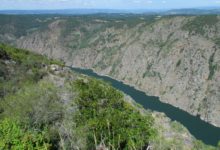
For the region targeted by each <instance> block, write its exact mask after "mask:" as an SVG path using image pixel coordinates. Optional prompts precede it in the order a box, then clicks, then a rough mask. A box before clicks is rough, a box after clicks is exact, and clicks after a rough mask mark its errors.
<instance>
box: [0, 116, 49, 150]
mask: <svg viewBox="0 0 220 150" xmlns="http://www.w3.org/2000/svg"><path fill="white" fill-rule="evenodd" d="M46 133H47V129H43V130H42V131H36V130H32V129H26V128H25V127H24V126H22V125H21V124H20V123H18V122H17V121H14V120H10V119H4V120H1V121H0V149H12V150H18V149H33V150H34V149H36V150H47V149H50V147H51V145H50V141H49V140H50V139H49V138H48V137H47V136H46Z"/></svg>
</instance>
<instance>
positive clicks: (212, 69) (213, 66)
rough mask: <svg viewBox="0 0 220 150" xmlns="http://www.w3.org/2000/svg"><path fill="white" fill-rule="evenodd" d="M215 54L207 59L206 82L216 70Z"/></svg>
mask: <svg viewBox="0 0 220 150" xmlns="http://www.w3.org/2000/svg"><path fill="white" fill-rule="evenodd" d="M214 56H215V52H214V53H213V54H212V55H211V56H210V58H209V77H208V80H212V78H213V76H214V74H215V70H216V69H217V64H214Z"/></svg>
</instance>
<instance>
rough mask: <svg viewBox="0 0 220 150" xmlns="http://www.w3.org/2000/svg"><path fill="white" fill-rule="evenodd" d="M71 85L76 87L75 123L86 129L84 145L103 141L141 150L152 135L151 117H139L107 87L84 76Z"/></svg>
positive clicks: (121, 96)
mask: <svg viewBox="0 0 220 150" xmlns="http://www.w3.org/2000/svg"><path fill="white" fill-rule="evenodd" d="M74 87H75V88H76V89H77V90H79V96H78V97H77V104H78V107H79V111H78V113H77V114H76V116H75V119H76V124H77V125H76V126H77V128H78V129H82V128H83V129H85V130H86V138H87V141H88V142H87V146H88V148H95V146H96V144H99V143H102V142H103V143H104V144H105V145H106V146H107V147H109V148H110V149H141V148H143V147H145V146H147V145H148V142H149V140H150V139H151V138H152V137H154V136H155V135H156V131H155V129H153V128H152V126H153V118H152V117H151V116H150V115H147V116H141V115H140V113H139V112H138V111H136V110H134V108H133V107H132V106H131V105H129V104H128V103H126V102H125V101H124V100H123V95H122V94H121V93H120V92H119V91H117V90H115V89H114V88H112V87H111V86H109V85H107V84H105V83H103V82H102V81H99V80H94V79H88V81H86V82H85V81H84V80H77V81H76V82H75V83H74Z"/></svg>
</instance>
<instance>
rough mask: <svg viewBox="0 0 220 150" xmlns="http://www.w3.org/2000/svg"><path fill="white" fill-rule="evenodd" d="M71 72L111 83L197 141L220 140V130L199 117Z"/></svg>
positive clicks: (213, 142)
mask: <svg viewBox="0 0 220 150" xmlns="http://www.w3.org/2000/svg"><path fill="white" fill-rule="evenodd" d="M71 69H72V70H73V71H76V72H78V73H82V74H85V75H88V76H91V77H95V78H97V79H102V80H104V81H107V82H109V83H111V85H112V86H113V87H115V88H116V89H118V90H120V91H122V92H124V93H125V94H127V95H129V96H131V97H132V98H133V99H134V100H135V101H136V102H137V103H139V104H141V105H142V106H143V107H144V108H146V109H150V110H153V111H158V112H163V113H165V114H166V115H167V116H168V117H169V118H170V119H171V120H176V121H178V122H180V123H181V124H183V125H184V126H185V127H186V128H187V129H188V130H189V131H190V133H191V134H192V135H193V136H194V137H195V138H197V139H198V140H201V141H203V142H204V143H206V144H209V145H213V146H216V145H217V143H218V141H219V140H220V128H218V127H215V126H213V125H211V124H209V123H207V122H205V121H203V120H201V119H200V118H199V117H196V116H192V115H190V114H189V113H187V112H185V111H183V110H181V109H179V108H176V107H174V106H172V105H170V104H166V103H163V102H161V101H159V98H158V97H154V96H147V95H146V94H145V93H144V92H142V91H139V90H136V89H135V88H134V87H131V86H129V85H126V84H124V83H122V82H120V81H117V80H115V79H112V78H110V77H107V76H101V75H98V74H96V73H94V72H93V71H92V70H90V69H81V68H71Z"/></svg>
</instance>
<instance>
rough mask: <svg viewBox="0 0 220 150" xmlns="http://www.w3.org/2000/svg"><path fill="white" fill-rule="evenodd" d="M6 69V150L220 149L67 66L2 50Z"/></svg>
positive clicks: (1, 83) (0, 103) (0, 141)
mask: <svg viewBox="0 0 220 150" xmlns="http://www.w3.org/2000/svg"><path fill="white" fill-rule="evenodd" d="M0 65H1V67H0V75H1V76H0V77H1V78H0V93H1V95H0V133H1V134H0V149H42V150H43V149H44V150H46V149H63V150H64V149H95V148H96V149H97V150H99V149H100V150H101V149H102V148H109V149H114V148H117V149H140V148H142V147H145V146H146V147H147V146H151V147H153V148H155V149H160V150H163V149H164V150H166V149H170V148H174V149H180V150H181V149H183V150H188V149H195V150H201V149H204V150H205V149H210V150H215V149H216V148H214V147H211V146H207V145H204V144H203V143H202V142H200V141H197V140H196V139H195V138H194V137H192V136H191V135H190V134H189V132H188V131H187V129H185V128H184V127H183V126H182V125H180V124H179V123H178V122H171V121H170V120H169V119H168V118H167V117H166V116H164V115H163V114H160V113H156V112H150V111H147V110H144V109H143V108H142V107H141V106H139V105H137V104H136V103H135V102H134V101H133V100H132V99H131V98H129V97H128V96H126V95H123V93H121V92H119V91H117V90H116V89H114V88H112V87H111V85H109V84H107V83H104V82H103V81H101V80H96V79H93V78H89V77H87V76H83V75H80V74H77V73H74V72H73V71H71V70H70V69H69V68H67V67H65V66H64V65H63V63H62V62H59V61H55V60H50V59H47V58H46V57H44V56H41V55H38V54H34V53H30V52H28V51H26V50H23V49H17V48H13V47H10V46H7V45H3V44H1V45H0Z"/></svg>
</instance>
